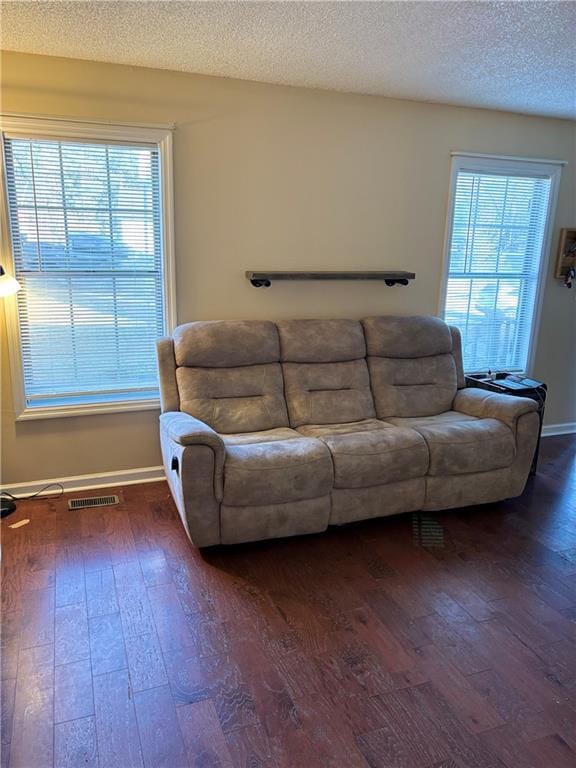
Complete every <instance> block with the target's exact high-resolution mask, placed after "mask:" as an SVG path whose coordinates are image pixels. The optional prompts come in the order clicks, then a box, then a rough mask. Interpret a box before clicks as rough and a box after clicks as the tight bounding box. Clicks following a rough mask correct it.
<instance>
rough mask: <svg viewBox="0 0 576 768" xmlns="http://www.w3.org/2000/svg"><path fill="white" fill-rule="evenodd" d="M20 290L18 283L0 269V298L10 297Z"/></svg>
mask: <svg viewBox="0 0 576 768" xmlns="http://www.w3.org/2000/svg"><path fill="white" fill-rule="evenodd" d="M19 290H20V283H19V282H18V280H16V278H14V277H12V275H7V274H6V272H4V270H3V269H2V267H0V296H11V295H12V294H13V293H16V292H17V291H19Z"/></svg>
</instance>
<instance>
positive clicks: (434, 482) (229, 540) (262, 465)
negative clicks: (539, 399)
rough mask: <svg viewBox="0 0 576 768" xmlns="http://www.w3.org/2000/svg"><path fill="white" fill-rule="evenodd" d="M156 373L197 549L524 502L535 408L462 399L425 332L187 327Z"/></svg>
mask: <svg viewBox="0 0 576 768" xmlns="http://www.w3.org/2000/svg"><path fill="white" fill-rule="evenodd" d="M158 361H159V371H160V391H161V402H162V415H161V416H160V436H161V444H162V454H163V458H164V465H165V468H166V476H167V478H168V483H169V484H170V488H171V491H172V494H173V496H174V499H175V501H176V505H177V507H178V510H179V512H180V515H181V517H182V522H183V523H184V526H185V528H186V531H187V532H188V535H189V536H190V539H191V541H192V542H193V544H194V545H195V546H197V547H207V546H212V545H214V544H234V543H238V542H245V541H255V540H258V539H268V538H274V537H280V536H294V535H296V534H304V533H315V532H318V531H323V530H325V529H326V528H327V526H328V525H342V524H344V523H349V522H352V521H355V520H364V519H366V518H371V517H379V516H382V515H393V514H397V513H399V512H412V511H416V510H440V509H447V508H449V507H464V506H467V505H470V504H485V503H487V502H494V501H498V500H501V499H506V498H510V497H513V496H518V495H520V494H521V493H522V491H523V490H524V486H525V483H526V479H527V476H528V472H529V469H530V463H531V460H532V456H533V454H534V450H535V447H536V442H537V436H538V414H537V413H536V403H535V402H534V401H533V400H530V399H526V398H516V397H508V396H506V397H505V396H502V395H495V394H490V393H488V392H486V391H483V390H480V389H467V388H466V386H465V380H464V374H463V369H462V359H461V347H460V336H459V333H458V331H457V330H456V329H455V328H451V327H449V326H448V325H446V324H445V323H444V322H443V321H442V320H439V319H438V318H435V317H420V316H413V317H402V316H384V317H370V318H367V319H365V320H362V321H358V320H282V321H279V322H267V321H257V320H254V321H211V322H195V323H189V324H187V325H181V326H180V327H178V328H176V330H175V331H174V334H173V336H172V337H171V338H165V339H161V340H160V341H159V342H158Z"/></svg>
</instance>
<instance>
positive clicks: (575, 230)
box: [554, 227, 576, 280]
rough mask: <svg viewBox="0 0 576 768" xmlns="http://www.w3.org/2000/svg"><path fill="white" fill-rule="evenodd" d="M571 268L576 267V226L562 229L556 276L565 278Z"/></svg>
mask: <svg viewBox="0 0 576 768" xmlns="http://www.w3.org/2000/svg"><path fill="white" fill-rule="evenodd" d="M571 268H572V269H576V227H570V228H566V229H561V230H560V242H559V243H558V258H557V259H556V272H555V273H554V277H557V278H558V279H560V280H562V279H564V278H565V277H566V275H567V274H568V270H569V269H571Z"/></svg>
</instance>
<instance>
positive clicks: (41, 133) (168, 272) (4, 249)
mask: <svg viewBox="0 0 576 768" xmlns="http://www.w3.org/2000/svg"><path fill="white" fill-rule="evenodd" d="M173 129H174V126H173V125H160V124H145V125H142V124H134V123H101V122H95V121H90V120H70V119H64V118H54V117H36V116H30V115H13V114H2V115H0V145H1V153H2V156H1V163H0V165H1V175H2V178H1V184H0V186H1V191H0V198H1V199H0V224H1V228H2V239H1V242H0V247H1V256H0V264H2V266H3V267H4V269H5V270H6V272H7V273H8V274H11V275H14V272H15V269H14V256H13V251H12V241H11V232H10V224H9V221H10V217H9V208H8V205H9V202H8V190H7V179H6V166H5V157H4V136H5V135H8V137H20V138H27V139H53V140H74V139H82V140H84V141H90V140H93V141H95V142H98V141H102V142H109V143H114V142H118V143H120V144H122V143H125V144H130V143H134V144H143V143H144V144H155V145H156V146H157V147H158V155H159V167H160V217H161V225H162V267H163V280H162V284H163V300H164V330H165V333H166V334H170V333H171V332H172V331H173V330H174V328H175V327H176V325H177V319H176V282H175V255H174V187H173V160H172V131H173ZM2 303H3V304H4V312H5V317H6V327H7V341H8V353H9V361H10V377H11V384H12V400H13V406H14V413H15V420H16V421H29V420H36V419H53V418H61V417H69V416H87V415H92V414H94V415H95V414H103V413H121V412H127V411H146V410H154V409H157V408H159V407H160V394H159V393H158V397H155V398H147V399H138V398H132V399H130V398H128V399H122V398H119V399H117V400H110V398H105V394H104V393H103V400H102V401H101V402H98V401H93V402H89V403H76V404H70V403H68V404H66V403H64V404H62V405H40V406H29V405H28V404H27V402H26V393H25V388H24V366H23V359H22V349H21V343H20V339H21V336H20V320H19V313H18V299H17V296H16V295H12V296H8V297H5V298H4V299H3V300H2Z"/></svg>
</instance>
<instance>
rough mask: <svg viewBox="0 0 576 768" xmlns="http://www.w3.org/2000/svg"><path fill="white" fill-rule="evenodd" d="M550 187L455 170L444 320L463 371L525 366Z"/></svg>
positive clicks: (538, 180)
mask: <svg viewBox="0 0 576 768" xmlns="http://www.w3.org/2000/svg"><path fill="white" fill-rule="evenodd" d="M550 190H551V180H550V178H539V177H528V176H520V175H518V176H509V175H506V176H504V175H497V174H494V173H486V172H483V173H475V172H471V171H459V172H458V176H457V181H456V191H455V195H454V200H453V217H452V232H451V241H450V263H449V274H448V284H447V291H446V303H445V308H444V318H445V320H446V321H447V322H448V323H450V324H451V325H455V326H457V327H458V328H459V329H460V331H461V333H462V343H463V356H464V368H465V370H466V371H467V372H474V371H477V372H480V371H487V370H488V369H491V370H493V371H497V370H506V371H524V370H525V369H526V364H527V360H528V352H529V345H530V335H531V328H532V321H533V317H534V312H535V304H536V292H537V284H538V276H539V269H540V261H541V258H542V250H543V239H544V233H545V229H546V219H547V215H548V207H549V198H550Z"/></svg>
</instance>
